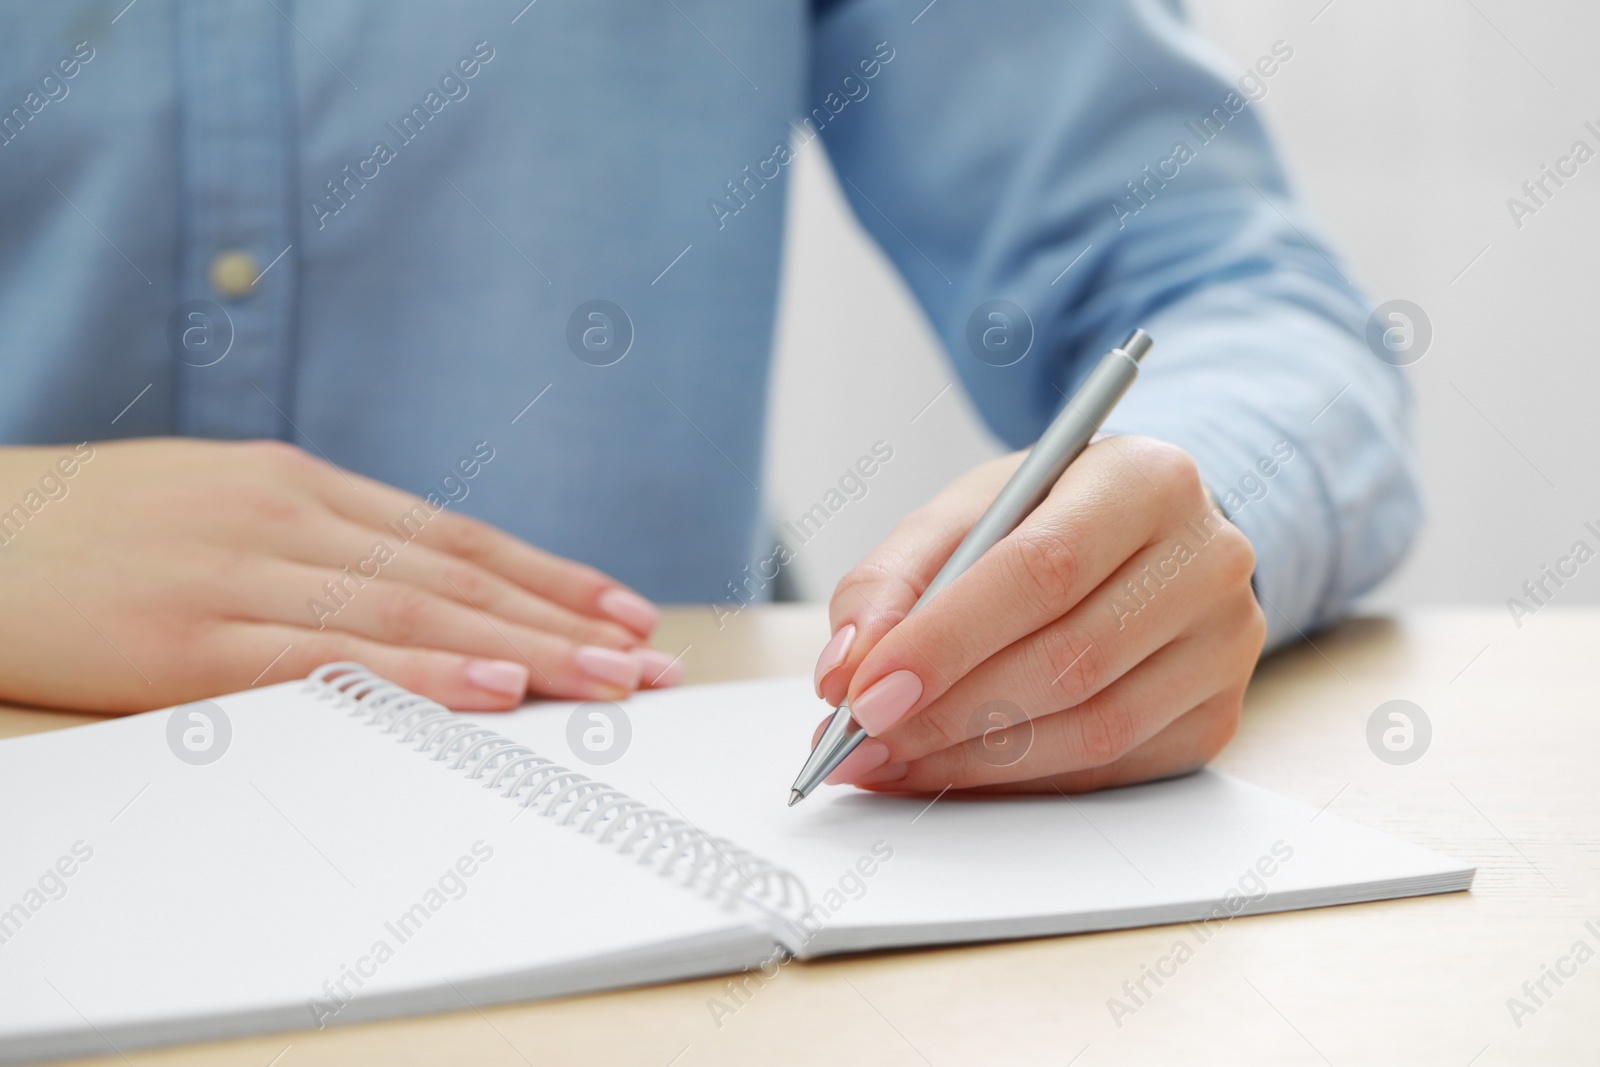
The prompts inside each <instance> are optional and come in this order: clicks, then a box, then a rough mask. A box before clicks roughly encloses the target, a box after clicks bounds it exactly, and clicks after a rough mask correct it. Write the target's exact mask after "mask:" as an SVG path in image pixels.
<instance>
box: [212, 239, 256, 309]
mask: <svg viewBox="0 0 1600 1067" xmlns="http://www.w3.org/2000/svg"><path fill="white" fill-rule="evenodd" d="M260 274H261V264H259V263H257V262H256V257H255V256H252V255H251V254H250V253H249V252H241V251H239V250H238V249H229V250H228V251H226V252H218V253H217V254H216V255H215V256H213V257H212V258H211V288H213V289H215V290H216V291H217V292H218V293H220V294H221V295H223V296H228V297H241V296H249V295H250V293H251V291H252V290H254V289H255V280H256V278H257V277H258V276H259V275H260Z"/></svg>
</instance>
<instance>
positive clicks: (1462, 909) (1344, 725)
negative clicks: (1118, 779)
mask: <svg viewBox="0 0 1600 1067" xmlns="http://www.w3.org/2000/svg"><path fill="white" fill-rule="evenodd" d="M826 637H827V633H826V616H825V614H824V612H823V610H822V609H821V608H820V607H815V606H781V607H763V608H756V607H752V608H749V609H746V610H745V611H743V612H742V613H740V614H739V615H737V616H735V617H732V618H727V619H724V620H723V622H722V625H721V626H720V627H719V625H718V623H717V622H716V621H715V620H714V618H713V615H712V614H711V612H710V611H709V610H707V609H704V608H683V609H675V610H672V611H670V612H668V613H667V617H666V619H665V620H664V622H663V625H662V627H661V631H660V634H659V636H658V639H657V641H656V644H657V645H658V646H659V647H661V648H663V649H666V650H668V651H669V652H672V653H674V654H677V653H679V652H680V651H681V652H683V659H684V662H685V663H686V664H687V666H688V680H689V681H690V682H705V681H714V680H723V679H733V678H750V677H761V676H768V675H774V674H785V673H799V672H809V671H810V669H811V666H812V662H813V660H814V657H815V656H816V654H817V651H818V650H819V649H820V647H821V645H822V643H823V642H824V640H825V639H826ZM1313 641H1314V643H1313V644H1302V645H1299V646H1297V647H1295V648H1292V649H1290V650H1288V651H1286V652H1283V653H1281V654H1279V655H1276V656H1274V657H1272V658H1270V659H1269V660H1268V661H1267V662H1266V663H1265V664H1264V665H1263V666H1262V668H1261V670H1260V672H1259V673H1258V675H1257V677H1256V680H1255V682H1254V683H1253V685H1252V686H1251V689H1250V694H1249V698H1248V701H1247V706H1246V709H1245V716H1244V722H1243V725H1242V727H1241V729H1240V731H1239V735H1238V737H1237V738H1236V739H1235V740H1234V742H1233V743H1232V744H1231V745H1230V746H1229V747H1228V749H1227V750H1226V751H1225V752H1224V753H1223V754H1222V755H1221V756H1220V757H1219V758H1218V760H1217V761H1216V766H1217V767H1218V768H1220V769H1222V770H1224V771H1228V772H1230V773H1233V774H1236V775H1238V776H1240V777H1242V778H1246V779H1249V780H1250V781H1253V782H1256V783H1258V784H1261V785H1264V786H1267V787H1269V788H1272V789H1276V790H1278V791H1280V792H1282V793H1286V794H1289V795H1291V796H1294V797H1297V798H1299V799H1301V800H1303V801H1306V802H1308V803H1310V804H1312V805H1314V806H1315V807H1317V808H1319V809H1320V808H1323V807H1324V806H1326V809H1327V810H1329V811H1332V812H1336V813H1338V814H1339V815H1342V816H1344V817H1346V818H1350V819H1354V820H1356V821H1358V822H1362V823H1365V824H1367V825H1369V826H1373V827H1376V828H1379V829H1382V830H1385V831H1388V832H1390V833H1393V834H1395V835H1397V836H1399V837H1402V838H1405V839H1407V840H1409V841H1413V842H1416V843H1418V844H1422V845H1426V846H1429V847H1431V848H1435V849H1438V850H1440V851H1442V852H1445V853H1447V854H1449V855H1451V856H1454V857H1456V858H1458V859H1461V860H1464V861H1467V862H1470V863H1473V864H1476V865H1477V866H1478V868H1479V871H1478V876H1477V880H1476V882H1475V884H1474V886H1473V889H1472V891H1471V892H1470V893H1455V894H1450V895H1446V896H1435V897H1422V898H1415V899H1409V900H1400V901H1391V902H1386V903H1378V904H1360V905H1354V906H1348V907H1337V908H1324V909H1320V910H1315V911H1302V912H1291V913H1286V914H1280V915H1267V916H1260V917H1253V918H1239V919H1236V920H1232V921H1230V922H1229V923H1227V924H1226V925H1225V926H1223V927H1221V928H1220V929H1218V930H1217V931H1216V932H1215V934H1214V935H1213V936H1212V937H1211V938H1210V939H1209V940H1207V941H1205V942H1204V943H1203V944H1202V943H1199V941H1198V939H1196V938H1195V937H1194V935H1193V933H1192V932H1191V931H1190V928H1188V927H1185V926H1170V927H1157V928H1151V929H1141V930H1128V931H1119V932H1114V933H1102V934H1090V935H1079V936H1073V937H1061V938H1048V939H1042V940H1035V941H1023V942H1012V943H1005V944H991V945H980V946H967V947H959V948H947V949H935V950H924V951H917V952H894V953H881V954H873V955H865V956H857V957H853V958H847V959H836V960H830V961H824V962H820V963H792V964H790V965H788V966H786V967H784V968H782V969H781V970H780V971H779V974H778V977H777V978H775V979H774V980H772V981H770V982H768V983H767V984H766V985H765V986H764V987H762V988H761V989H760V990H759V991H758V992H757V993H755V994H754V995H753V996H751V997H750V999H749V1001H748V1003H747V1004H746V1005H745V1006H744V1007H743V1008H742V1009H741V1010H739V1011H738V1012H737V1013H736V1014H734V1015H732V1016H726V1017H723V1018H722V1019H721V1023H720V1025H719V1024H718V1022H717V1021H716V1020H715V1019H714V1018H713V1015H712V1013H711V1011H710V1009H709V1007H708V1001H709V1000H710V998H712V997H716V996H721V995H724V991H723V987H724V983H725V982H726V979H714V980H705V981H694V982H680V983H676V984H672V985H665V986H655V987H650V988H644V989H634V990H626V991H621V992H615V993H606V994H599V995H593V996H584V997H575V998H569V999H564V1000H555V1001H546V1002H543V1003H531V1004H519V1005H512V1006H506V1007H497V1008H485V1009H483V1010H481V1011H463V1012H457V1013H454V1014H449V1015H434V1016H427V1017H422V1018H414V1019H404V1020H397V1021H390V1022H383V1023H373V1024H363V1025H354V1026H345V1027H334V1028H329V1029H327V1030H324V1031H320V1032H315V1031H310V1032H300V1033H285V1034H276V1035H269V1036H265V1037H257V1038H249V1039H243V1040H236V1041H228V1042H218V1043H213V1044H206V1045H196V1046H190V1047H186V1048H178V1049H164V1050H153V1051H148V1052H134V1053H129V1054H128V1055H127V1057H125V1058H123V1057H116V1056H112V1057H107V1058H103V1059H98V1060H94V1061H83V1062H94V1063H100V1064H113V1063H118V1064H120V1063H133V1064H147V1063H173V1064H208V1065H228V1067H233V1065H238V1067H267V1065H269V1064H271V1065H272V1067H302V1065H311V1064H330V1065H331V1064H339V1065H344V1064H352V1063H361V1064H366V1063H393V1064H413V1063H414V1064H424V1063H429V1064H431V1063H450V1064H455V1063H472V1064H478V1065H491V1064H507V1065H511V1064H540V1065H543V1064H567V1063H596V1064H637V1065H641V1067H669V1065H670V1067H701V1065H708V1064H749V1063H786V1064H787V1063H794V1064H828V1065H832V1064H839V1063H852V1064H853V1063H871V1064H886V1065H894V1064H908V1065H923V1064H933V1065H939V1067H943V1065H946V1064H1053V1065H1056V1067H1062V1065H1066V1064H1073V1065H1075V1067H1099V1065H1103V1064H1145V1063H1150V1064H1178V1063H1185V1064H1188V1063H1207V1064H1209V1063H1219V1064H1220V1063H1226V1064H1240V1063H1270V1064H1331V1065H1337V1067H1347V1065H1350V1067H1353V1065H1357V1064H1408V1065H1409V1064H1440V1065H1445V1067H1468V1065H1469V1064H1470V1065H1472V1067H1493V1065H1497V1064H1596V1063H1600V1025H1597V1020H1600V955H1597V953H1600V786H1597V774H1596V771H1597V762H1600V611H1569V612H1562V611H1560V610H1558V609H1555V608H1546V609H1544V610H1542V611H1540V612H1539V614H1538V615H1537V616H1536V617H1534V618H1530V619H1524V620H1523V625H1522V627H1521V628H1520V629H1519V628H1518V627H1517V626H1516V625H1515V624H1514V623H1513V621H1512V620H1511V619H1510V617H1509V616H1508V615H1507V613H1506V612H1504V611H1503V610H1500V609H1497V608H1473V609H1452V610H1437V611H1426V612H1417V613H1413V614H1407V615H1405V616H1402V617H1400V618H1398V619H1379V618H1364V619H1356V620H1352V621H1350V622H1347V623H1345V624H1343V625H1341V626H1339V627H1338V628H1336V629H1334V630H1333V631H1331V632H1328V633H1325V634H1322V635H1319V636H1317V637H1315V638H1314V639H1313ZM1396 699H1403V700H1408V701H1411V702H1413V703H1414V704H1415V705H1416V706H1417V707H1419V708H1421V709H1422V711H1423V713H1424V714H1425V715H1426V717H1427V719H1428V721H1429V723H1430V724H1431V730H1432V736H1431V740H1430V741H1429V742H1428V744H1427V746H1426V750H1425V751H1424V752H1423V754H1422V755H1421V756H1420V758H1417V759H1415V761H1414V762H1411V763H1408V764H1405V765H1394V764H1391V763H1389V762H1385V761H1384V760H1381V759H1379V758H1378V756H1377V755H1375V754H1374V751H1373V750H1372V748H1370V747H1369V743H1368V720H1369V718H1370V717H1371V716H1372V714H1373V712H1374V711H1375V710H1376V709H1377V708H1378V707H1379V705H1381V704H1384V703H1385V702H1387V701H1390V700H1396ZM91 719H92V717H90V716H82V715H65V714H60V713H46V712H37V711H23V710H0V736H10V735H15V734H20V733H27V732H32V731H36V730H45V729H52V728H57V727H60V726H66V725H72V724H75V723H79V722H85V721H91ZM1380 747H1381V746H1380ZM1419 747H1420V744H1419V743H1417V742H1413V750H1412V751H1413V752H1415V751H1416V750H1417V748H1419ZM801 755H802V754H800V753H797V754H796V760H797V763H798V761H799V759H800V758H801ZM1179 940H1185V941H1187V942H1188V943H1189V945H1190V946H1191V948H1192V952H1193V954H1192V958H1189V959H1187V960H1186V962H1184V963H1183V964H1182V965H1181V966H1179V967H1178V968H1177V971H1176V973H1175V974H1174V975H1172V976H1171V977H1168V978H1165V979H1164V980H1163V982H1162V984H1161V985H1160V986H1159V987H1157V986H1155V985H1154V984H1152V983H1151V982H1150V981H1148V980H1147V981H1146V982H1145V989H1146V990H1147V991H1149V995H1148V996H1140V997H1138V998H1137V1003H1135V1000H1134V998H1132V997H1131V996H1130V994H1129V992H1128V991H1127V990H1126V989H1125V987H1124V983H1125V982H1136V981H1137V980H1138V979H1139V978H1140V977H1141V975H1142V974H1144V969H1145V968H1146V967H1148V966H1153V965H1154V964H1155V962H1156V961H1157V960H1158V959H1159V958H1161V957H1164V956H1167V955H1168V954H1169V953H1171V952H1172V950H1173V948H1174V945H1175V943H1176V942H1178V941H1179ZM1580 942H1581V943H1582V944H1583V946H1584V948H1581V949H1580V948H1579V943H1580ZM1167 969H1169V970H1170V969H1171V968H1170V967H1168V968H1167ZM1524 983H1529V986H1528V987H1525V985H1524ZM1541 987H1542V991H1541ZM1530 989H1531V992H1530ZM1112 998H1117V999H1118V1000H1119V1001H1120V1002H1121V1003H1122V1004H1123V1006H1124V1009H1127V1008H1129V1007H1132V1008H1133V1010H1132V1011H1131V1012H1130V1011H1127V1010H1123V1011H1121V1012H1119V1013H1116V1014H1114V1013H1113V1011H1112V1008H1111V1005H1110V1002H1111V1000H1112ZM1512 998H1516V1001H1517V1002H1520V1003H1521V1004H1522V1005H1523V1006H1524V1007H1523V1008H1521V1009H1518V1008H1516V1005H1515V1004H1514V1003H1511V1001H1512ZM1514 1009H1515V1010H1514Z"/></svg>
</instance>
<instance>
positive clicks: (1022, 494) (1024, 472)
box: [789, 330, 1153, 808]
mask: <svg viewBox="0 0 1600 1067" xmlns="http://www.w3.org/2000/svg"><path fill="white" fill-rule="evenodd" d="M1152 343H1153V342H1152V341H1151V340H1150V335H1149V334H1147V333H1145V332H1144V331H1143V330H1134V331H1133V332H1132V333H1130V334H1129V335H1128V339H1127V340H1126V341H1124V342H1122V346H1121V347H1120V348H1113V349H1112V350H1111V351H1110V352H1107V353H1106V354H1105V355H1104V356H1102V357H1101V359H1100V363H1099V365H1098V366H1096V367H1095V369H1094V370H1093V371H1091V372H1090V373H1089V376H1088V377H1087V378H1085V379H1084V380H1083V384H1082V385H1080V386H1079V387H1078V391H1077V392H1076V393H1074V394H1073V396H1072V399H1070V400H1068V401H1067V404H1066V407H1064V408H1062V409H1061V413H1060V414H1058V415H1057V416H1056V417H1055V419H1054V421H1052V422H1051V423H1050V425H1049V427H1047V428H1046V429H1045V431H1044V433H1043V434H1042V435H1041V436H1040V438H1039V440H1038V441H1037V442H1036V443H1035V444H1034V446H1033V448H1032V449H1031V450H1030V451H1029V452H1028V455H1027V458H1025V459H1024V460H1023V461H1022V465H1021V466H1019V467H1018V468H1017V469H1016V472H1015V473H1014V474H1012V475H1011V479H1010V480H1009V481H1007V482H1006V484H1005V485H1004V486H1003V487H1002V488H1001V490H1000V495H999V496H996V497H995V498H994V503H992V504H990V505H989V509H988V510H987V511H985V512H984V513H983V514H982V515H981V516H980V517H979V518H978V521H977V522H976V523H974V524H973V526H972V529H971V530H969V531H968V532H967V536H966V537H965V538H963V539H962V541H961V544H959V545H957V546H956V550H955V551H954V552H953V553H951V555H950V558H949V559H947V560H945V564H944V566H943V567H940V568H939V573H938V574H936V575H934V576H933V581H931V582H929V583H928V588H927V589H925V590H923V592H922V595H921V596H920V597H918V598H917V602H916V603H915V604H913V605H911V610H912V611H916V610H917V609H918V608H920V607H922V605H923V604H926V603H927V602H928V601H929V600H932V599H933V597H934V596H935V595H936V594H937V593H938V592H939V591H940V590H942V589H944V588H945V586H947V585H949V584H950V583H951V582H953V581H955V580H956V579H957V578H959V577H960V576H961V575H962V574H963V573H964V572H965V571H966V570H967V568H968V567H971V566H972V565H973V564H974V563H976V562H977V561H978V559H979V557H981V556H982V555H983V554H984V553H985V552H987V551H989V549H990V548H992V547H994V545H995V544H996V543H997V542H999V541H1000V540H1001V539H1002V538H1003V537H1005V536H1006V535H1007V534H1009V533H1010V532H1011V531H1012V530H1015V529H1016V528H1017V527H1018V526H1019V525H1021V524H1022V520H1023V519H1025V518H1027V517H1028V516H1029V515H1031V514H1032V513H1033V511H1034V509H1036V508H1037V507H1038V506H1039V505H1040V504H1042V503H1044V499H1045V497H1047V496H1049V495H1050V490H1051V489H1052V488H1054V487H1055V484H1056V482H1057V481H1059V480H1060V478H1061V476H1062V475H1063V474H1064V473H1066V470H1067V467H1068V465H1069V464H1071V463H1072V461H1073V460H1075V459H1077V458H1078V456H1079V455H1080V454H1081V453H1082V452H1083V450H1084V449H1085V448H1087V447H1088V446H1089V441H1090V440H1091V439H1092V438H1093V437H1094V435H1095V433H1096V432H1098V431H1099V429H1100V424H1101V423H1103V422H1105V420H1106V418H1107V416H1109V415H1110V414H1111V409H1112V408H1114V407H1116V406H1117V401H1119V400H1121V399H1122V394H1123V393H1126V392H1127V391H1128V386H1130V385H1132V384H1133V380H1134V378H1136V377H1138V375H1139V361H1140V360H1142V359H1144V357H1145V353H1147V352H1149V351H1150V346H1151V344H1152ZM907 614H910V612H907ZM866 736H867V732H866V731H865V730H863V729H862V728H861V725H860V724H859V723H857V722H856V721H855V719H853V718H851V716H850V705H849V703H848V702H846V703H843V704H840V705H839V707H838V710H836V711H835V712H834V713H833V718H831V719H829V720H828V725H827V728H826V729H824V730H823V731H822V736H821V737H820V738H818V739H817V743H816V746H815V747H813V748H812V750H811V756H810V758H809V759H807V760H806V765H805V766H804V767H802V768H800V777H798V778H796V779H795V781H794V787H793V788H791V789H790V790H789V806H790V807H791V808H792V807H794V806H795V805H796V804H798V803H800V801H802V800H804V799H805V798H806V797H808V796H810V795H811V793H812V791H813V790H815V789H816V788H817V786H819V785H821V784H822V780H823V779H824V778H826V777H827V776H828V775H829V774H831V773H832V772H833V769H834V768H835V767H837V766H839V764H840V763H843V762H844V758H845V757H846V756H848V755H850V753H852V752H854V751H855V749H856V746H857V745H859V744H861V742H862V741H863V740H865V739H866Z"/></svg>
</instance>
